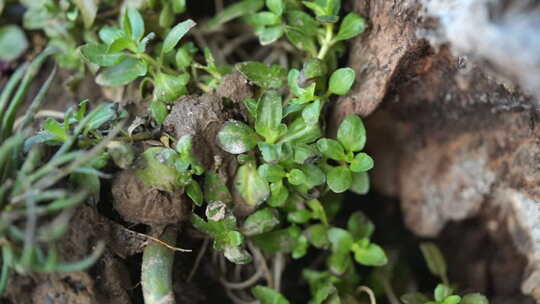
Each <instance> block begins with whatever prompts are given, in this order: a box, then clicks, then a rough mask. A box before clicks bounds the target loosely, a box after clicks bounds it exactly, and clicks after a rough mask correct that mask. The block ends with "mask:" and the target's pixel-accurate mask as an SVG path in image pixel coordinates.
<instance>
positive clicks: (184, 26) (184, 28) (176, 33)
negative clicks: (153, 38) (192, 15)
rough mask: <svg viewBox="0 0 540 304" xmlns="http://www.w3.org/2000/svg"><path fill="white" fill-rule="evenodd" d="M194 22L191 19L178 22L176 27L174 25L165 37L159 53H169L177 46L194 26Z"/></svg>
mask: <svg viewBox="0 0 540 304" xmlns="http://www.w3.org/2000/svg"><path fill="white" fill-rule="evenodd" d="M195 24H196V23H195V22H194V21H193V20H191V19H188V20H186V21H183V22H180V23H178V24H177V25H175V26H174V27H173V28H172V29H171V31H170V32H169V33H168V34H167V36H166V37H165V41H163V47H162V49H161V53H162V54H165V53H167V52H170V51H172V50H173V49H174V47H175V46H176V44H178V41H180V39H182V37H184V35H185V34H186V33H187V32H188V31H189V30H190V29H191V28H192V27H194V26H195Z"/></svg>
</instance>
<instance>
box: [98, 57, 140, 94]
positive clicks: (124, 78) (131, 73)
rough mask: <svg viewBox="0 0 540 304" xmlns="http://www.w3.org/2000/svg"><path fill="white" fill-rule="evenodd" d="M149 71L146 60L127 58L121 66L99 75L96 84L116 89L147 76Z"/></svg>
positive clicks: (113, 67)
mask: <svg viewBox="0 0 540 304" xmlns="http://www.w3.org/2000/svg"><path fill="white" fill-rule="evenodd" d="M147 71H148V70H147V66H146V62H145V61H144V60H141V59H135V58H125V59H124V60H122V62H120V63H119V64H117V65H114V66H111V67H108V68H106V69H105V70H103V72H101V73H99V75H97V77H96V82H97V84H99V85H102V86H106V87H115V86H119V85H124V84H128V83H130V82H132V81H133V80H135V79H137V77H140V76H144V75H146V72H147Z"/></svg>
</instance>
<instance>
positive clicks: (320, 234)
mask: <svg viewBox="0 0 540 304" xmlns="http://www.w3.org/2000/svg"><path fill="white" fill-rule="evenodd" d="M306 236H307V239H308V240H309V242H310V243H311V244H312V245H313V246H315V247H317V248H326V247H328V246H329V245H330V241H329V240H328V227H327V226H325V225H324V224H315V225H311V226H309V227H308V228H307V229H306Z"/></svg>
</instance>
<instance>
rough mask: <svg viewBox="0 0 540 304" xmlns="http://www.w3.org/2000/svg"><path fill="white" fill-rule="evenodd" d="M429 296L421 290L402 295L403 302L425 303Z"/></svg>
mask: <svg viewBox="0 0 540 304" xmlns="http://www.w3.org/2000/svg"><path fill="white" fill-rule="evenodd" d="M428 301H429V298H428V297H426V296H425V295H423V294H421V293H419V292H411V293H407V294H405V295H403V296H402V297H401V302H403V304H425V303H426V302H428Z"/></svg>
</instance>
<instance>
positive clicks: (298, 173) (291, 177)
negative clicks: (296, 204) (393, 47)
mask: <svg viewBox="0 0 540 304" xmlns="http://www.w3.org/2000/svg"><path fill="white" fill-rule="evenodd" d="M287 179H288V181H289V183H291V184H293V185H301V184H304V183H305V182H306V175H305V174H304V172H302V170H299V169H292V170H291V171H289V173H287Z"/></svg>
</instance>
